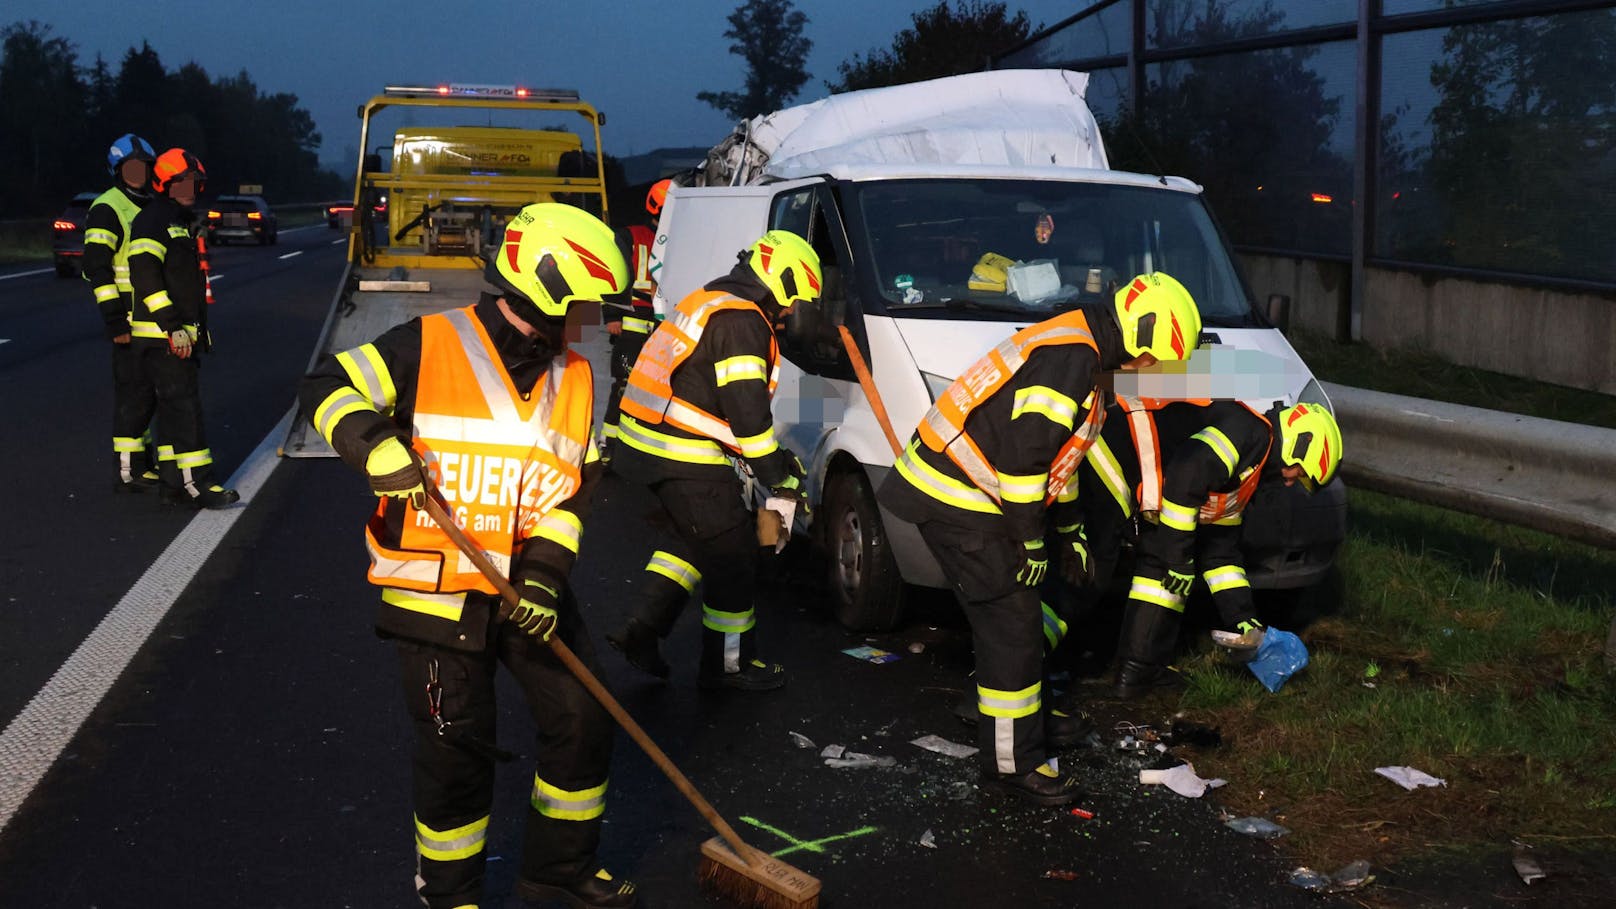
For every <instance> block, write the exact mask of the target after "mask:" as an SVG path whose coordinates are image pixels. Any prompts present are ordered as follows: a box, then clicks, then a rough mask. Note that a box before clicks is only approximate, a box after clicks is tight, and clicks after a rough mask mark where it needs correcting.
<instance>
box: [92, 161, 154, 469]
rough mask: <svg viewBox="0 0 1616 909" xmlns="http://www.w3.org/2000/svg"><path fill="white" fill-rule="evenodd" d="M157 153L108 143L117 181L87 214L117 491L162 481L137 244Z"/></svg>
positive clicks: (93, 285) (109, 168) (149, 198)
mask: <svg viewBox="0 0 1616 909" xmlns="http://www.w3.org/2000/svg"><path fill="white" fill-rule="evenodd" d="M156 160H157V154H156V152H154V151H152V147H151V145H150V144H148V143H147V142H146V140H145V139H142V138H140V137H139V136H137V135H135V134H134V133H126V134H124V135H122V136H119V137H118V139H117V140H116V141H114V142H113V143H112V147H111V148H109V149H108V150H107V169H108V170H110V171H111V172H112V176H113V177H115V178H116V180H117V183H116V184H115V185H114V186H113V187H112V188H111V189H109V190H107V191H106V192H104V193H102V194H101V195H100V196H97V197H96V200H95V201H94V202H93V203H91V204H90V211H89V214H88V215H86V216H85V219H84V280H86V281H88V282H90V287H91V288H92V289H93V292H94V294H95V305H96V307H97V308H99V309H100V310H101V322H102V324H104V325H105V326H106V332H107V339H108V340H110V341H111V342H112V451H113V454H114V455H115V456H116V457H117V459H118V479H117V480H116V482H115V483H114V485H113V487H112V488H113V489H114V490H115V491H117V492H144V491H146V489H147V488H149V487H152V486H156V485H157V471H156V469H155V468H156V463H157V456H156V452H154V451H149V450H147V444H148V442H149V441H150V440H149V438H148V435H149V433H148V430H149V429H150V427H151V421H152V416H153V415H154V414H155V413H156V412H157V393H156V392H155V391H154V390H153V389H152V383H151V380H150V379H149V378H147V376H146V374H145V371H144V370H143V369H141V366H140V353H139V349H138V348H137V347H136V346H135V345H134V344H133V343H131V340H132V339H131V338H130V330H129V311H130V303H131V295H132V293H133V290H134V288H133V285H131V284H130V283H129V244H130V240H131V239H132V230H131V228H132V227H133V225H134V221H135V216H136V215H138V214H140V210H141V209H142V208H144V207H145V205H146V203H147V202H149V201H151V197H152V191H151V175H152V172H151V166H152V163H153V162H154V161H156Z"/></svg>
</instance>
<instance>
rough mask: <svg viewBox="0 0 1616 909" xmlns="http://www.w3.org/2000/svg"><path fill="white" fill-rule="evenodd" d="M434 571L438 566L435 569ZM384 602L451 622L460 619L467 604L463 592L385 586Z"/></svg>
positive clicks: (383, 592)
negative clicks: (432, 591) (440, 591)
mask: <svg viewBox="0 0 1616 909" xmlns="http://www.w3.org/2000/svg"><path fill="white" fill-rule="evenodd" d="M433 570H434V573H435V572H436V568H434V569H433ZM382 602H384V603H387V604H389V605H392V606H397V607H398V608H400V609H407V610H409V611H410V612H419V613H421V614H423V615H429V616H433V617H435V618H440V619H448V620H449V621H451V622H458V621H460V613H461V611H462V610H463V609H464V608H465V605H466V595H465V594H463V593H416V592H415V591H412V590H403V589H401V588H398V587H383V588H382Z"/></svg>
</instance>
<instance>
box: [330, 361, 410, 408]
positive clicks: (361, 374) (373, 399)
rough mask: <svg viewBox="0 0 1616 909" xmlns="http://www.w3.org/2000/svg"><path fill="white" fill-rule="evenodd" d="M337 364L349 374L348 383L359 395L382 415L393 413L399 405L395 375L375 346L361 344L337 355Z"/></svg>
mask: <svg viewBox="0 0 1616 909" xmlns="http://www.w3.org/2000/svg"><path fill="white" fill-rule="evenodd" d="M337 363H338V364H339V365H341V366H342V371H343V372H345V373H347V374H348V381H349V382H351V383H353V387H355V388H357V389H359V393H360V394H362V395H364V396H365V397H367V398H369V399H370V403H371V405H372V406H374V407H375V408H376V410H378V411H380V412H381V413H391V412H392V409H393V405H394V404H396V403H398V389H397V388H396V387H395V386H394V385H393V374H392V373H391V372H389V371H388V369H387V364H386V363H385V362H384V361H383V360H382V355H381V354H380V353H378V352H377V350H376V345H374V344H361V345H359V346H358V347H355V348H354V349H352V350H345V351H343V352H342V353H339V354H337Z"/></svg>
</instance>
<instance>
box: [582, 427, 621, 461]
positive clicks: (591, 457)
mask: <svg viewBox="0 0 1616 909" xmlns="http://www.w3.org/2000/svg"><path fill="white" fill-rule="evenodd" d="M607 428H608V429H612V428H615V427H607ZM616 435H617V433H615V432H614V433H611V434H609V435H607V438H608V439H609V438H613V437H614V436H616ZM599 460H600V443H599V442H598V441H596V439H595V435H594V433H590V434H589V444H588V445H585V446H584V463H585V464H593V463H595V462H596V461H599Z"/></svg>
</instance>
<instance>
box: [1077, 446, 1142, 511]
mask: <svg viewBox="0 0 1616 909" xmlns="http://www.w3.org/2000/svg"><path fill="white" fill-rule="evenodd" d="M1085 460H1086V463H1087V464H1089V465H1090V466H1091V467H1092V468H1093V469H1094V473H1095V475H1096V476H1098V477H1099V478H1100V485H1102V486H1104V487H1105V489H1106V491H1107V492H1109V493H1111V498H1113V499H1115V500H1116V502H1117V507H1118V508H1120V509H1121V510H1122V516H1123V517H1128V516H1130V515H1132V514H1133V490H1132V489H1129V488H1128V475H1127V474H1125V473H1123V471H1122V462H1120V461H1118V460H1117V456H1116V453H1115V452H1113V451H1112V450H1111V446H1110V445H1107V444H1106V443H1105V437H1104V436H1101V437H1100V438H1098V439H1095V440H1094V445H1093V446H1092V447H1090V448H1089V451H1088V455H1087V458H1086V459H1085Z"/></svg>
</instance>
